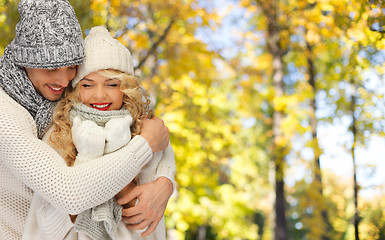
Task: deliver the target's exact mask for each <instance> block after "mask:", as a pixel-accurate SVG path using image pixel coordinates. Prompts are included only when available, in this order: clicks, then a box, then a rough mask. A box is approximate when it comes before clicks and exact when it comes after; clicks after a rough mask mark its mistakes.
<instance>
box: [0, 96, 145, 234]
mask: <svg viewBox="0 0 385 240" xmlns="http://www.w3.org/2000/svg"><path fill="white" fill-rule="evenodd" d="M0 105H1V108H0V213H1V214H0V239H4V240H5V239H7V240H13V239H15V240H16V239H20V238H21V234H22V231H23V227H24V226H23V225H24V222H25V219H26V216H27V213H28V209H29V207H30V203H31V199H32V195H33V192H32V190H34V191H35V192H37V193H38V194H39V195H41V196H42V197H43V198H44V199H46V200H48V201H49V203H50V204H52V205H53V206H55V207H56V208H57V209H59V210H60V211H62V212H65V213H66V214H79V213H80V212H82V211H84V210H86V209H89V208H91V207H93V206H96V205H99V204H101V203H103V202H105V201H107V200H108V199H110V198H112V197H113V196H114V195H115V194H116V193H117V192H119V191H120V190H121V189H122V188H123V187H124V186H126V185H127V184H128V183H129V182H131V180H132V179H133V178H134V177H135V176H136V174H137V173H138V172H139V171H140V169H142V167H143V166H144V165H145V164H146V163H147V162H148V161H149V160H150V159H151V158H152V151H151V148H150V146H149V145H148V143H147V141H146V140H145V139H144V138H142V137H141V136H135V137H134V138H133V139H132V140H131V141H130V142H129V144H128V145H127V146H125V147H123V148H122V149H120V150H118V151H116V152H114V153H111V154H108V155H106V156H104V157H101V158H99V159H96V160H94V161H90V162H87V163H85V164H81V165H79V166H76V167H67V166H66V164H65V162H64V160H63V159H62V158H61V157H60V155H59V154H58V153H57V152H56V151H55V150H53V149H52V148H51V147H50V146H48V145H47V144H46V143H44V142H42V141H41V140H39V139H38V138H37V135H36V125H35V122H34V120H33V119H32V117H31V115H30V114H29V113H28V112H27V111H26V110H25V109H24V108H23V107H22V106H20V105H19V104H18V103H16V102H15V101H14V100H13V99H11V98H10V97H9V96H8V95H7V94H6V93H5V92H4V91H3V90H2V89H1V88H0ZM106 163H111V164H106ZM31 189H32V190H31Z"/></svg>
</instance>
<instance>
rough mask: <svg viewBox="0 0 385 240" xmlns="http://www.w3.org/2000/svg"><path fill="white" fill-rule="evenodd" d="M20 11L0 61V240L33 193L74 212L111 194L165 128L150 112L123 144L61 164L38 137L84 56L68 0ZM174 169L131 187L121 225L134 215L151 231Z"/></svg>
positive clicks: (25, 4) (161, 141)
mask: <svg viewBox="0 0 385 240" xmlns="http://www.w3.org/2000/svg"><path fill="white" fill-rule="evenodd" d="M19 13H20V17H21V19H20V22H19V23H18V24H17V26H16V37H15V39H14V40H13V41H12V42H11V43H10V44H9V45H8V46H7V48H6V49H5V52H4V55H3V56H2V57H1V59H0V103H1V108H0V212H1V213H2V214H1V216H0V239H20V238H21V233H22V230H23V225H24V222H25V218H26V215H27V213H28V209H29V206H30V202H31V198H32V195H33V191H36V192H38V193H39V194H40V195H41V196H43V197H44V198H45V199H46V200H47V201H49V202H50V203H51V204H52V205H54V206H55V207H56V208H58V209H60V210H62V211H64V212H66V213H68V214H79V213H80V212H82V211H84V210H86V209H89V208H91V207H93V206H96V205H98V204H100V203H103V202H105V201H106V200H108V199H110V198H112V197H113V196H114V195H115V194H116V193H117V192H119V191H120V190H121V189H122V188H123V187H125V186H126V185H128V184H129V183H130V182H131V180H132V179H133V177H134V176H135V175H136V174H137V173H138V172H139V171H140V169H141V168H142V167H143V166H144V165H145V164H146V163H147V161H149V160H150V159H151V157H152V153H153V152H157V151H161V150H163V149H165V148H166V147H167V145H168V129H167V127H166V126H164V123H163V121H162V120H160V119H157V118H155V119H151V120H147V121H145V122H144V126H143V129H142V133H141V135H140V136H135V137H134V138H133V139H132V140H131V142H130V143H129V144H128V145H127V146H126V147H123V148H122V149H121V150H119V151H117V152H114V153H112V154H109V155H107V156H104V157H102V158H100V159H97V160H95V161H90V162H89V163H87V164H84V166H82V165H80V166H78V167H67V166H66V164H65V162H64V160H63V159H62V158H61V157H60V155H58V154H57V153H56V152H55V151H54V150H53V149H51V148H50V147H49V146H48V145H47V144H45V143H43V142H42V141H41V140H40V139H41V138H42V136H43V135H44V133H45V130H47V128H48V127H49V125H50V124H51V120H52V110H53V108H54V107H55V102H54V101H56V100H58V99H60V97H61V95H62V93H63V90H64V88H65V87H67V85H68V83H69V82H70V81H71V80H72V78H73V77H74V76H75V74H76V65H78V64H80V63H81V62H82V61H83V59H84V49H83V39H82V32H81V28H80V25H79V23H78V20H77V18H76V15H75V12H74V10H73V8H72V6H71V5H70V4H69V3H68V1H67V0H21V1H20V3H19ZM106 162H112V163H111V164H105V163H106ZM173 174H174V173H173V172H172V171H165V172H159V173H158V175H159V178H158V179H157V180H156V181H155V182H154V183H151V184H149V185H147V186H139V187H137V188H139V189H135V190H134V192H135V195H136V196H139V198H140V201H139V204H138V205H137V206H136V207H134V208H135V209H136V210H133V211H131V212H133V215H135V216H133V217H134V219H135V221H132V222H131V220H132V218H131V217H128V218H125V221H126V222H127V223H134V222H137V219H138V218H140V220H143V221H142V222H141V224H142V225H144V224H146V225H150V227H149V229H148V230H147V232H146V233H145V235H148V234H150V233H151V232H152V231H153V230H154V229H155V227H156V225H157V224H158V222H159V221H160V220H161V216H163V212H164V210H165V207H166V205H167V201H168V198H169V197H170V195H171V192H172V181H173ZM133 195H134V194H133V193H131V194H130V195H129V198H133V197H136V196H133ZM144 206H151V207H150V208H149V209H144ZM134 208H133V209H134ZM142 225H141V226H139V225H131V227H130V228H131V229H139V228H143V226H142Z"/></svg>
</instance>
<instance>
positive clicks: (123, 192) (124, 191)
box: [115, 181, 136, 208]
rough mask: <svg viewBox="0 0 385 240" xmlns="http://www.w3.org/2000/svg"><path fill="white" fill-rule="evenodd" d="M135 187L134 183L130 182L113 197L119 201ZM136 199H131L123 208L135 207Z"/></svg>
mask: <svg viewBox="0 0 385 240" xmlns="http://www.w3.org/2000/svg"><path fill="white" fill-rule="evenodd" d="M135 187H136V183H135V181H131V182H130V183H129V184H128V185H127V186H125V187H124V188H123V189H122V190H121V191H120V192H118V194H116V195H115V199H120V198H122V197H124V196H125V195H127V194H129V193H130V192H131V191H132V190H134V188H135ZM135 203H136V199H132V200H131V201H130V202H128V203H126V204H124V205H123V208H130V207H133V206H135Z"/></svg>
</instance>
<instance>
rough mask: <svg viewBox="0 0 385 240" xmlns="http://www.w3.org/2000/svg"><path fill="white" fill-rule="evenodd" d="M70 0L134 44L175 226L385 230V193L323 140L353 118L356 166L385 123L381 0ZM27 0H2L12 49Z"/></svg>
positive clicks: (328, 232)
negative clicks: (161, 129) (333, 165)
mask: <svg viewBox="0 0 385 240" xmlns="http://www.w3.org/2000/svg"><path fill="white" fill-rule="evenodd" d="M70 2H71V4H72V5H73V6H74V8H75V11H76V13H77V16H78V18H79V21H80V23H81V25H82V27H83V30H84V35H86V34H87V33H88V31H89V29H90V28H91V27H92V26H95V25H104V26H106V27H107V28H108V29H109V30H110V32H111V33H112V34H113V35H114V37H116V38H117V39H119V41H121V42H122V43H123V44H124V45H125V46H127V48H128V49H129V50H130V51H131V53H132V54H133V56H134V59H135V62H134V64H135V71H136V74H137V75H138V76H140V77H141V79H142V85H143V86H144V88H145V89H146V90H147V91H148V92H149V94H150V95H151V97H152V98H153V104H154V111H155V113H156V115H158V116H160V117H161V118H162V119H164V120H165V122H166V124H167V126H168V127H169V129H170V132H171V143H172V145H173V148H174V151H175V155H176V164H177V174H176V181H177V184H178V186H177V192H176V194H175V196H174V197H173V198H172V199H171V200H170V202H169V205H168V208H167V211H166V225H167V229H168V239H197V240H202V239H266V240H267V239H273V238H275V239H312V240H313V239H325V240H326V239H354V238H356V239H358V238H362V239H383V238H384V235H385V227H384V226H385V217H384V216H385V215H384V210H383V209H384V208H383V207H384V206H383V205H384V204H383V202H382V201H381V200H380V199H383V197H384V195H383V194H382V195H381V194H380V195H379V196H376V198H375V199H367V198H362V199H361V198H359V197H360V195H359V190H360V189H361V188H360V185H359V183H358V181H357V178H356V177H354V179H353V180H350V179H348V178H341V177H340V176H336V175H334V174H333V173H332V172H330V171H328V170H324V169H321V164H320V159H321V157H322V155H323V154H324V149H323V148H322V146H321V145H320V139H319V126H320V125H321V126H327V125H333V124H335V123H336V122H339V121H340V122H343V121H345V120H346V119H348V121H347V122H348V124H346V126H344V127H345V130H346V132H347V133H350V136H351V138H350V139H351V140H350V141H348V142H344V141H341V142H340V144H341V145H343V147H344V148H345V149H346V150H347V151H349V152H350V153H351V155H352V161H353V162H354V166H356V164H355V155H354V153H355V149H356V148H357V147H365V146H366V144H367V143H368V141H369V139H370V137H371V136H373V135H375V134H377V135H380V136H383V135H384V134H383V131H384V125H383V124H384V115H383V113H384V108H379V106H382V105H384V102H383V99H384V98H383V96H382V95H380V94H379V92H377V88H378V86H375V87H373V86H372V82H371V78H370V77H367V76H368V72H369V73H370V74H372V76H373V75H376V76H377V77H378V78H380V79H381V78H382V77H383V75H384V69H385V68H384V62H385V61H384V60H385V59H384V52H383V49H384V40H383V34H384V28H383V26H385V17H384V11H385V10H384V9H385V8H384V6H383V3H382V1H379V0H370V1H364V0H349V1H348V0H342V1H341V0H320V1H314V0H298V1H294V0H271V1H260V0H242V1H233V0H226V1H225V0H224V1H223V2H220V1H203V0H180V1H176V0H142V1H139V0H131V1H124V0H95V1H91V0H70ZM17 3H18V1H16V0H7V1H0V29H2V30H1V31H0V51H3V50H4V47H5V46H6V45H7V44H8V43H9V42H10V41H11V40H12V39H13V38H14V28H15V24H16V23H17V21H18V18H19V16H18V14H17ZM225 6H227V7H225ZM229 18H230V19H232V20H231V21H230V23H229V22H226V24H227V25H229V24H230V25H232V26H233V29H232V30H231V31H233V32H231V33H228V32H227V33H226V34H223V33H222V35H220V36H219V38H226V37H227V38H230V36H233V35H236V36H238V38H236V39H237V40H236V41H234V42H233V43H232V44H231V45H230V46H231V47H229V48H231V50H229V49H225V48H221V47H220V44H218V45H219V47H218V46H216V41H218V40H220V41H219V42H221V41H231V39H218V37H217V38H215V36H216V35H217V32H218V31H219V29H225V30H228V29H229V26H225V20H227V21H228V19H229ZM234 29H236V30H234ZM229 51H230V52H232V53H233V54H230V55H229V54H228V52H229ZM382 87H383V86H382ZM384 106H385V105H384ZM325 112H326V113H325ZM305 152H307V153H308V154H305ZM336 161H338V159H337V160H336ZM360 167H361V166H358V165H357V166H356V168H355V170H357V169H359V168H360ZM292 172H294V174H293V173H292ZM355 174H356V171H355V172H354V173H352V175H353V176H355ZM293 175H294V178H295V179H296V181H295V182H294V183H287V180H288V179H290V178H293ZM358 199H360V201H358Z"/></svg>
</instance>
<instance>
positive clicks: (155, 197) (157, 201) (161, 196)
mask: <svg viewBox="0 0 385 240" xmlns="http://www.w3.org/2000/svg"><path fill="white" fill-rule="evenodd" d="M171 194H172V183H171V181H170V180H169V179H167V178H165V177H160V178H158V179H157V180H156V181H154V182H152V183H146V184H143V185H139V186H136V187H135V188H134V189H133V190H132V191H131V192H129V193H128V194H125V195H124V196H122V197H120V198H119V199H118V198H117V202H118V204H120V205H123V206H124V205H125V204H127V203H129V202H132V201H136V198H138V199H139V202H138V203H137V205H136V206H134V207H130V208H125V209H123V211H122V220H123V222H125V223H126V224H127V225H126V227H127V228H128V229H130V230H141V229H144V228H146V227H147V226H149V227H148V229H147V230H146V231H145V232H143V233H142V237H146V236H148V235H150V234H151V233H152V232H153V231H154V230H155V229H156V227H157V226H158V224H159V222H160V220H161V219H162V217H163V215H164V211H165V210H166V207H167V203H168V200H169V198H170V196H171Z"/></svg>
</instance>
